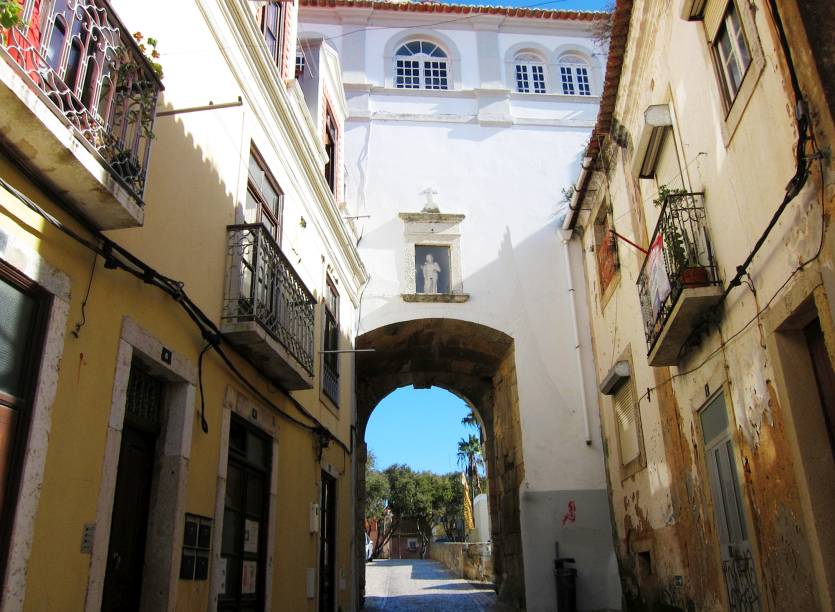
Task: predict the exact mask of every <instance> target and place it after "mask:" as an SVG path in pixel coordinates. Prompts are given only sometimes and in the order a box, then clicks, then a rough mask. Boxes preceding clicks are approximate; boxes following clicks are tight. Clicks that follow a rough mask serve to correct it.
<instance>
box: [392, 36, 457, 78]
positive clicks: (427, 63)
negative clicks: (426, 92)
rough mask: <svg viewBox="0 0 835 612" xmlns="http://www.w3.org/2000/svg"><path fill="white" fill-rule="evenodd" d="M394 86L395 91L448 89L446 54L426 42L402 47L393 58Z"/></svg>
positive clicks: (416, 41) (433, 44) (415, 41)
mask: <svg viewBox="0 0 835 612" xmlns="http://www.w3.org/2000/svg"><path fill="white" fill-rule="evenodd" d="M394 86H395V87H396V88H397V89H449V60H448V58H447V54H446V52H445V51H444V50H443V49H441V48H440V47H439V46H438V45H436V44H435V43H433V42H429V41H427V40H414V41H412V42H408V43H406V44H405V45H402V46H401V47H400V48H399V49H398V50H397V53H395V57H394Z"/></svg>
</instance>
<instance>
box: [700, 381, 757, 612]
mask: <svg viewBox="0 0 835 612" xmlns="http://www.w3.org/2000/svg"><path fill="white" fill-rule="evenodd" d="M700 417H701V423H702V435H703V437H704V442H705V459H706V461H707V471H708V478H709V480H710V490H711V494H712V497H713V510H714V518H715V520H716V531H717V534H718V536H719V552H720V556H721V558H722V572H723V573H724V575H725V585H726V587H727V590H728V602H729V606H730V609H731V610H759V609H760V607H759V589H758V587H757V575H756V568H755V566H754V556H753V553H752V550H751V543H750V541H749V536H748V533H749V529H748V524H747V520H746V518H745V510H744V507H743V500H742V491H741V490H740V487H739V478H738V477H737V470H736V460H735V458H734V446H733V440H732V438H731V431H730V427H729V426H728V411H727V407H726V405H725V398H724V396H723V395H722V394H721V393H720V394H719V395H717V396H716V397H715V398H714V399H713V400H711V401H710V402H709V403H708V405H707V407H706V408H704V410H702V412H701V414H700Z"/></svg>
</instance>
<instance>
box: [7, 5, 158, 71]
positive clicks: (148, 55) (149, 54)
mask: <svg viewBox="0 0 835 612" xmlns="http://www.w3.org/2000/svg"><path fill="white" fill-rule="evenodd" d="M0 1H2V0H0ZM133 38H134V40H136V44H137V45H138V46H139V50H140V51H142V54H143V55H144V56H145V59H147V60H148V63H149V64H150V65H151V68H152V69H153V71H154V74H156V75H157V78H158V79H159V80H160V81H161V80H162V64H160V63H159V62H158V61H157V60H158V59H159V58H160V54H159V51H157V44H159V41H158V40H157V39H156V38H151V37H150V36H149V37H148V39H147V40H145V37H144V36H143V35H142V32H134V33H133ZM143 40H145V42H142V41H143ZM149 47H150V49H149Z"/></svg>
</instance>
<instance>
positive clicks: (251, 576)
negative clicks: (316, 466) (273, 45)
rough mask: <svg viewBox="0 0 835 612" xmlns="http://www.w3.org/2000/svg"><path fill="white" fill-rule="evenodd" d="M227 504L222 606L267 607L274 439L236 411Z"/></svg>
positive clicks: (248, 611)
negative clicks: (265, 600) (268, 531)
mask: <svg viewBox="0 0 835 612" xmlns="http://www.w3.org/2000/svg"><path fill="white" fill-rule="evenodd" d="M228 462H229V464H228V467H227V471H226V493H225V495H224V503H223V535H222V539H221V550H220V569H221V575H222V576H223V577H224V578H223V582H222V584H221V589H220V593H219V594H218V604H217V609H218V610H219V611H222V612H227V611H228V612H231V611H235V612H255V611H256V610H258V611H262V610H263V609H264V582H265V580H266V570H267V567H266V566H267V554H266V552H267V530H268V529H269V522H268V520H267V519H268V517H269V495H270V471H271V467H272V441H271V440H270V438H269V437H267V436H266V435H264V434H263V433H262V432H261V431H259V430H258V429H256V428H255V427H253V426H252V425H250V424H248V423H247V422H245V421H244V420H243V419H242V418H240V417H238V416H237V415H234V414H233V415H232V421H231V423H230V426H229V458H228Z"/></svg>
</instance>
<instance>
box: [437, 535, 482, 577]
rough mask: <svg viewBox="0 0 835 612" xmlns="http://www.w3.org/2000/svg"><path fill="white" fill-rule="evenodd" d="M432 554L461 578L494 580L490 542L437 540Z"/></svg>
mask: <svg viewBox="0 0 835 612" xmlns="http://www.w3.org/2000/svg"><path fill="white" fill-rule="evenodd" d="M430 556H431V557H432V559H434V560H435V561H440V562H441V563H443V564H444V565H445V566H446V567H447V568H448V569H449V570H450V571H452V572H453V573H454V574H455V575H456V576H458V577H459V578H464V579H466V580H475V581H478V582H492V581H493V556H492V547H491V545H490V543H489V542H474V543H471V542H435V543H433V544H432V548H431V553H430Z"/></svg>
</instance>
